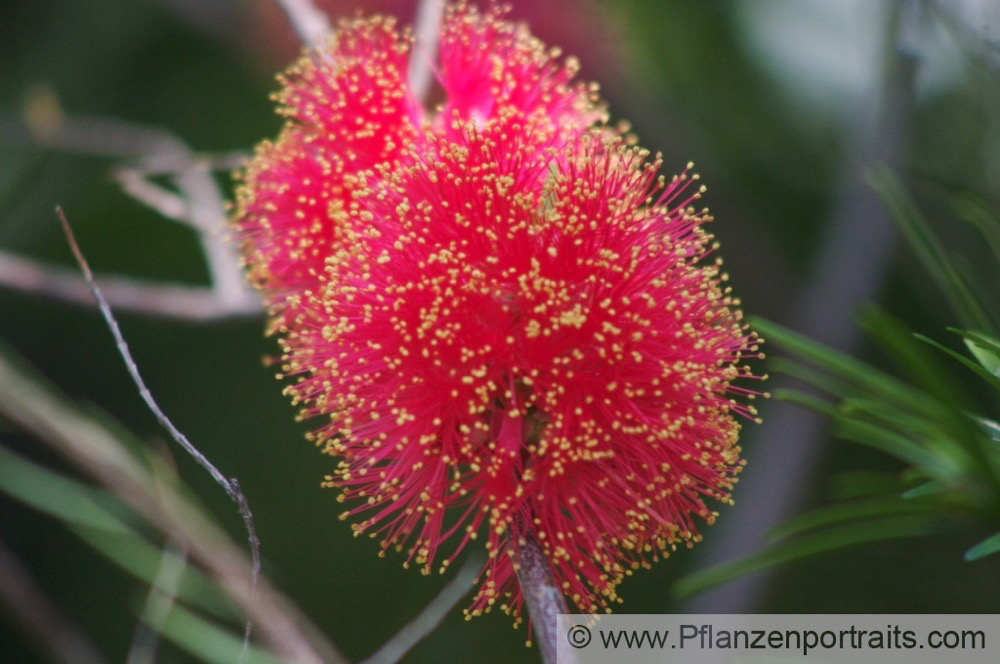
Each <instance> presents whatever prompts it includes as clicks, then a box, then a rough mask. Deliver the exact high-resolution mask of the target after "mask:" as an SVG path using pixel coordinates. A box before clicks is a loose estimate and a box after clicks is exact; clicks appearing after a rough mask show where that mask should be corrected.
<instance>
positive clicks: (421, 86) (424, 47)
mask: <svg viewBox="0 0 1000 664" xmlns="http://www.w3.org/2000/svg"><path fill="white" fill-rule="evenodd" d="M444 6H445V0H421V2H420V6H419V7H417V18H416V21H415V24H414V32H415V35H416V43H415V44H414V45H413V51H412V52H411V53H410V65H409V71H408V72H407V78H408V80H409V82H410V91H411V92H412V93H413V98H414V99H416V100H417V101H424V100H425V99H426V97H427V91H428V89H429V88H430V86H431V74H432V72H433V70H434V60H435V58H437V45H438V39H439V38H440V36H441V17H442V16H443V15H444Z"/></svg>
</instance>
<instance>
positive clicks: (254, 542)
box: [56, 208, 260, 646]
mask: <svg viewBox="0 0 1000 664" xmlns="http://www.w3.org/2000/svg"><path fill="white" fill-rule="evenodd" d="M56 214H57V215H58V216H59V222H60V223H61V224H62V227H63V231H64V232H65V233H66V239H67V241H68V242H69V246H70V249H72V250H73V256H74V257H75V258H76V262H77V263H78V264H79V265H80V269H81V270H82V271H83V276H84V278H85V279H86V281H87V283H88V284H89V285H90V289H91V291H92V292H93V294H94V297H95V298H96V299H97V303H98V306H99V307H100V310H101V315H102V316H104V320H105V321H106V322H107V324H108V328H109V329H110V330H111V335H112V336H113V337H114V339H115V344H116V345H117V346H118V352H119V353H120V354H121V356H122V359H123V360H124V361H125V368H126V369H127V370H128V373H129V376H131V377H132V380H133V381H134V382H135V385H136V387H138V388H139V395H140V396H141V397H142V400H143V401H145V402H146V405H147V406H148V407H149V410H150V411H151V412H152V413H153V415H154V416H155V417H156V420H157V421H158V422H159V423H160V425H161V426H162V427H163V428H164V429H166V430H167V431H168V432H169V433H170V436H171V437H172V438H173V439H174V440H175V441H177V444H178V445H180V446H181V447H182V448H184V451H185V452H187V453H188V454H189V455H190V456H191V458H193V459H194V460H195V461H197V462H198V464H199V465H200V466H201V467H202V468H204V469H205V470H207V471H208V474H209V475H211V476H212V479H214V480H215V482H216V483H217V484H218V485H219V486H221V487H222V488H223V489H224V490H225V492H226V493H227V494H229V497H230V498H231V499H232V500H233V502H235V503H236V505H237V506H238V508H239V511H240V516H242V517H243V523H244V525H245V526H246V529H247V538H248V540H249V543H250V558H251V561H252V566H251V573H252V576H251V588H250V594H251V596H252V595H254V594H256V592H257V580H258V578H259V577H260V540H258V539H257V529H256V527H255V526H254V521H253V515H252V514H251V512H250V506H249V505H248V504H247V499H246V496H245V495H244V494H243V491H242V490H241V489H240V485H239V482H238V481H237V480H236V479H235V478H232V479H227V478H226V476H225V475H223V474H222V472H220V471H219V469H218V468H216V467H215V465H214V464H213V463H212V462H211V461H209V460H208V457H206V456H205V455H204V454H202V453H201V451H200V450H198V448H196V447H195V446H194V445H193V444H192V443H191V441H189V440H188V438H187V436H185V435H184V433H182V432H181V431H180V430H179V429H178V428H177V427H176V426H174V423H173V422H171V421H170V418H168V417H167V416H166V414H164V412H163V411H162V410H161V409H160V407H159V405H157V403H156V400H155V399H153V394H152V393H151V392H150V391H149V388H148V387H146V383H145V382H144V381H143V379H142V376H141V375H140V374H139V367H138V366H136V364H135V361H134V360H133V359H132V353H131V352H129V349H128V344H127V343H126V342H125V338H124V337H123V336H122V333H121V329H120V328H119V327H118V321H117V320H115V316H114V314H113V313H112V312H111V306H110V305H109V304H108V301H107V300H106V299H105V297H104V294H103V293H102V292H101V289H100V288H99V287H98V286H97V282H96V281H94V275H93V273H92V272H91V271H90V266H89V265H88V264H87V259H86V258H84V256H83V252H82V251H80V246H79V245H78V244H77V243H76V238H74V237H73V229H72V228H71V227H70V225H69V222H68V221H67V220H66V215H65V214H63V211H62V208H56ZM251 631H252V630H251V627H250V624H249V623H248V624H247V627H246V639H245V641H244V646H246V644H247V643H249V639H250V633H251Z"/></svg>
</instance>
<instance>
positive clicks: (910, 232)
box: [868, 166, 993, 332]
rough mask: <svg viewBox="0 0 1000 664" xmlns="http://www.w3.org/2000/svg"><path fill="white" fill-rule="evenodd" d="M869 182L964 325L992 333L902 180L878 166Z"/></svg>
mask: <svg viewBox="0 0 1000 664" xmlns="http://www.w3.org/2000/svg"><path fill="white" fill-rule="evenodd" d="M868 181H869V183H870V184H871V186H872V188H874V189H875V191H877V192H878V193H879V195H880V196H881V198H882V201H883V202H884V203H885V206H886V207H887V208H888V209H889V212H890V213H891V214H892V217H893V219H894V221H895V222H896V226H897V227H898V228H899V230H900V231H901V232H902V234H903V236H904V237H905V238H906V240H907V242H908V243H909V244H910V247H911V248H912V249H913V251H914V252H915V253H916V254H917V257H918V258H919V259H920V261H921V262H922V263H923V264H924V267H925V268H926V269H927V271H928V272H930V274H931V277H932V278H933V279H934V281H935V282H937V285H938V288H940V289H941V291H942V292H943V293H944V295H945V298H947V300H948V302H949V304H951V306H952V308H954V310H955V313H956V314H958V317H959V318H960V319H961V320H962V323H963V325H965V326H966V327H969V328H973V329H976V330H980V331H983V332H986V331H991V330H992V329H993V325H992V323H991V321H990V318H989V316H988V315H987V314H986V312H985V311H984V310H983V307H982V305H981V304H980V302H979V299H978V298H977V297H976V295H975V294H974V293H973V291H972V289H971V287H970V286H969V284H968V283H967V282H966V280H965V279H964V278H963V277H962V275H961V274H960V273H959V272H958V270H957V269H955V266H954V265H953V264H952V262H951V259H949V258H948V255H947V253H946V252H945V250H944V248H943V247H942V246H941V244H940V243H939V242H938V240H937V238H936V237H935V236H934V233H933V232H932V231H931V227H930V224H928V223H927V220H926V219H924V217H923V215H922V214H921V213H920V210H919V209H917V206H916V205H915V204H914V202H913V200H912V199H911V198H910V196H909V194H908V193H907V192H906V190H905V189H904V188H903V185H902V184H901V183H900V182H899V179H898V178H897V177H896V176H895V175H894V174H893V173H892V171H890V170H889V169H888V168H886V167H884V166H879V167H875V168H872V169H871V170H870V171H869V173H868Z"/></svg>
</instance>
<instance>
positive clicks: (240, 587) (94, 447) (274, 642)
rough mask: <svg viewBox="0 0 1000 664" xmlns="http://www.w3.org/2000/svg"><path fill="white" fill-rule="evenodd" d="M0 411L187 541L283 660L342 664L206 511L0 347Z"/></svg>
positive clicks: (158, 525)
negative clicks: (255, 580) (256, 579)
mask: <svg viewBox="0 0 1000 664" xmlns="http://www.w3.org/2000/svg"><path fill="white" fill-rule="evenodd" d="M0 414H2V415H3V416H4V417H6V418H7V419H8V420H9V421H10V422H14V423H17V424H19V425H20V426H22V427H24V429H25V430H27V431H30V432H32V433H33V434H34V435H35V436H37V437H38V439H39V440H40V441H42V442H45V443H46V444H48V445H50V446H51V447H52V448H53V449H55V450H56V451H58V452H60V453H61V454H63V455H64V456H65V457H66V458H67V459H68V460H69V462H70V463H72V464H73V465H74V466H76V467H77V468H79V469H80V470H81V471H83V472H85V473H87V474H89V475H91V476H92V477H94V478H95V479H96V480H97V481H98V482H100V483H101V484H102V485H103V486H105V487H106V488H107V489H108V490H109V491H111V492H112V493H113V494H114V495H115V496H117V497H118V498H120V499H121V500H122V501H123V502H124V503H125V504H127V505H129V506H130V507H131V508H132V509H133V510H135V511H136V513H137V514H139V515H140V516H141V517H143V518H145V519H146V520H147V521H148V522H149V523H150V524H151V525H153V526H154V527H156V528H157V529H159V530H160V531H161V532H162V533H164V534H165V535H167V537H169V538H170V539H172V540H175V541H177V542H178V543H179V544H180V545H181V546H183V547H185V548H186V549H187V550H188V551H189V552H190V555H191V558H192V559H193V560H195V561H197V562H198V564H200V565H201V566H202V567H203V568H204V569H205V570H206V571H207V572H208V573H209V574H210V575H211V576H212V577H213V578H214V579H215V580H216V582H217V583H218V584H219V586H220V587H221V588H222V589H223V591H224V592H225V593H226V594H227V595H228V596H229V597H230V598H231V599H232V600H233V601H234V602H235V604H236V605H237V606H239V607H240V608H241V609H242V610H243V611H245V612H246V615H248V616H250V617H251V618H253V622H254V625H256V627H257V630H258V632H259V633H260V635H261V638H262V639H263V640H264V642H265V644H266V645H267V646H268V647H269V648H270V649H271V650H272V652H274V653H275V655H277V656H278V657H279V658H280V659H281V660H282V661H287V662H302V663H304V664H305V663H309V664H319V663H320V662H327V664H345V663H346V661H347V660H346V659H345V658H344V657H343V656H342V655H341V654H340V653H339V652H338V651H337V649H336V647H334V646H333V644H331V643H330V642H329V640H328V639H326V637H325V636H324V635H323V634H322V633H321V632H320V631H319V630H318V629H317V628H316V627H315V625H313V623H312V622H311V621H310V620H309V618H308V617H307V616H305V615H303V614H302V612H301V611H300V610H299V609H298V608H297V607H296V606H295V605H294V604H292V603H291V602H290V601H289V600H288V599H287V598H286V597H285V596H283V595H282V594H281V593H280V592H278V591H277V590H276V589H275V588H274V587H273V586H272V585H271V584H270V583H268V581H267V579H266V578H265V577H263V576H262V577H261V579H260V584H259V586H258V592H257V593H256V594H252V593H251V591H250V588H251V579H252V576H253V575H252V572H251V562H250V560H249V559H248V558H247V556H246V553H245V552H244V550H243V549H242V548H241V547H238V546H236V545H235V544H234V543H233V542H232V540H231V539H230V538H229V536H228V535H226V533H225V532H223V531H222V530H221V529H220V528H219V527H218V526H217V525H216V524H215V523H214V522H213V521H212V520H210V519H209V518H208V517H206V515H205V514H204V512H202V511H201V510H200V509H198V508H197V507H195V506H194V505H193V504H192V503H191V502H190V500H188V499H186V498H185V497H184V496H182V495H181V494H180V493H179V492H178V490H177V489H176V488H174V487H172V486H169V485H163V486H160V487H159V488H157V482H156V479H155V478H154V477H153V475H152V474H151V473H150V471H149V470H148V469H146V468H145V467H144V466H143V465H141V464H140V463H139V462H138V461H137V460H136V459H135V457H134V456H133V455H132V454H131V453H130V452H129V451H128V450H127V448H126V446H125V445H124V444H123V443H122V441H121V434H120V433H112V432H111V431H110V430H109V429H108V428H107V427H105V426H103V425H102V424H101V423H100V422H98V421H95V420H94V418H93V416H92V415H91V414H90V413H85V412H81V411H80V409H79V408H78V407H75V406H73V405H71V404H70V403H69V401H68V400H67V399H66V397H65V396H63V395H61V394H58V393H56V392H55V391H53V389H52V388H51V387H48V386H46V385H44V384H43V383H42V382H40V381H38V380H37V379H34V378H32V377H30V376H28V375H26V374H25V373H24V371H23V370H21V369H19V368H18V367H17V365H16V362H15V361H13V360H12V359H8V357H7V355H6V354H5V353H4V352H3V349H2V348H0Z"/></svg>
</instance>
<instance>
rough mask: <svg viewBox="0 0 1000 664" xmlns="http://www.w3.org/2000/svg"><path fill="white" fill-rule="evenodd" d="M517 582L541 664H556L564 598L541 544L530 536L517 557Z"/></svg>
mask: <svg viewBox="0 0 1000 664" xmlns="http://www.w3.org/2000/svg"><path fill="white" fill-rule="evenodd" d="M517 580H518V581H519V582H520V584H521V593H522V594H523V595H524V603H525V605H526V606H527V608H528V614H529V615H530V616H531V625H532V627H534V629H535V640H536V641H537V642H538V650H539V651H541V653H542V661H543V662H545V664H556V647H557V643H558V641H557V640H556V639H557V634H556V620H557V619H558V618H559V614H560V613H569V609H568V608H567V607H566V598H565V597H563V594H562V591H561V590H559V587H558V586H557V585H556V583H555V580H554V579H553V578H552V567H551V563H549V560H548V558H546V556H545V552H544V551H542V546H541V544H539V543H538V540H536V539H535V538H534V536H530V535H529V536H525V537H524V539H523V541H522V542H520V549H519V550H518V556H517Z"/></svg>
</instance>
